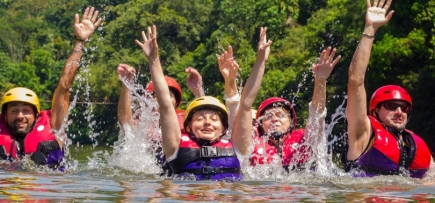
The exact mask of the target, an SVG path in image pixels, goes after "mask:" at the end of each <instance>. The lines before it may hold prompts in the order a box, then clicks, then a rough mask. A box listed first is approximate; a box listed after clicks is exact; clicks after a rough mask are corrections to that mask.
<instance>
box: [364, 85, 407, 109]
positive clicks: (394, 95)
mask: <svg viewBox="0 0 435 203" xmlns="http://www.w3.org/2000/svg"><path fill="white" fill-rule="evenodd" d="M387 100H402V101H407V102H408V103H409V104H410V106H411V110H412V100H411V96H409V94H408V92H407V91H406V90H405V89H403V88H402V87H399V86H397V85H386V86H382V87H380V88H379V89H377V90H376V91H375V92H374V93H373V95H372V98H371V99H370V114H371V113H372V112H373V110H375V108H376V106H377V105H378V104H380V103H381V102H384V101H387Z"/></svg>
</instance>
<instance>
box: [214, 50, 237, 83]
mask: <svg viewBox="0 0 435 203" xmlns="http://www.w3.org/2000/svg"><path fill="white" fill-rule="evenodd" d="M218 64H219V70H220V71H221V74H222V76H223V77H224V79H225V81H231V80H235V79H236V77H237V71H238V70H239V64H237V62H236V60H234V56H233V47H231V46H228V51H225V52H224V53H222V54H221V55H220V56H219V57H218Z"/></svg>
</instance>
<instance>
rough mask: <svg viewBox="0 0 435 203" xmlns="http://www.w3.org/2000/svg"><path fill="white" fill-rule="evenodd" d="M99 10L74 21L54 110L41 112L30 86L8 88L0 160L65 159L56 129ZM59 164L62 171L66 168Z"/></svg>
mask: <svg viewBox="0 0 435 203" xmlns="http://www.w3.org/2000/svg"><path fill="white" fill-rule="evenodd" d="M97 17H98V11H95V12H94V8H93V7H88V8H86V9H85V11H84V13H83V19H82V21H81V22H79V15H78V14H76V15H75V21H74V35H75V41H74V47H73V51H72V53H71V55H70V56H69V58H68V59H67V61H66V63H65V66H64V69H63V72H62V75H61V78H60V80H59V83H58V86H57V88H56V90H55V92H54V96H53V101H52V107H51V111H49V110H46V111H42V110H41V109H40V105H39V99H38V96H37V95H36V94H35V92H33V91H32V90H29V89H27V88H22V87H18V88H13V89H11V90H9V91H7V92H6V93H5V94H4V95H3V97H2V101H1V109H2V110H1V112H2V115H1V116H0V159H3V160H10V161H12V160H13V159H18V158H21V157H23V156H24V155H30V157H31V159H32V160H33V161H34V162H35V163H36V164H38V165H48V166H49V167H55V168H57V167H58V166H59V164H60V163H61V162H62V160H63V158H64V154H63V151H62V150H61V149H62V141H61V140H60V139H57V137H56V136H55V135H54V133H53V131H54V132H63V131H64V129H63V127H62V124H63V123H64V121H65V120H66V116H67V114H68V108H69V96H70V92H69V91H70V88H71V85H72V82H73V81H74V76H75V74H76V72H77V70H78V68H79V64H80V59H81V57H82V54H83V53H82V51H83V48H84V46H85V45H86V40H87V39H88V38H89V37H90V36H91V35H92V33H93V32H94V30H95V28H96V27H97V26H98V25H99V24H100V22H101V19H100V18H99V19H97ZM63 169H64V167H60V168H59V170H63Z"/></svg>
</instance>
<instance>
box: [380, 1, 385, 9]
mask: <svg viewBox="0 0 435 203" xmlns="http://www.w3.org/2000/svg"><path fill="white" fill-rule="evenodd" d="M384 3H385V0H381V2H379V5H378V6H379V8H382V7H384Z"/></svg>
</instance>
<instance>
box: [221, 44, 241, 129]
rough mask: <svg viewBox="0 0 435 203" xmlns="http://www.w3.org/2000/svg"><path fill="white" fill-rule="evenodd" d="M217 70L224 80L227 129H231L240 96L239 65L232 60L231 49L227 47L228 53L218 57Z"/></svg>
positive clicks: (225, 52)
mask: <svg viewBox="0 0 435 203" xmlns="http://www.w3.org/2000/svg"><path fill="white" fill-rule="evenodd" d="M218 65H219V70H220V72H221V74H222V76H223V77H224V80H225V96H224V98H225V105H226V106H227V108H228V111H229V115H228V128H229V129H232V128H233V127H232V126H233V123H234V120H235V119H236V112H237V109H238V107H239V102H240V96H239V95H238V92H237V84H236V78H237V71H238V70H239V64H237V62H236V60H234V56H233V48H232V47H231V46H228V51H224V53H222V54H221V55H220V56H219V57H218Z"/></svg>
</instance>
